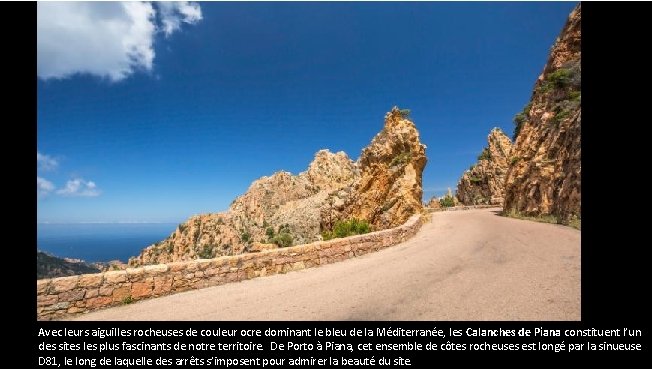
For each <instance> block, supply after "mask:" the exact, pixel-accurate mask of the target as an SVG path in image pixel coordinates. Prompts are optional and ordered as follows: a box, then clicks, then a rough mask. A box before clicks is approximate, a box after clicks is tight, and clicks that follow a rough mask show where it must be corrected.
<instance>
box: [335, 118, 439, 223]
mask: <svg viewBox="0 0 652 369" xmlns="http://www.w3.org/2000/svg"><path fill="white" fill-rule="evenodd" d="M408 115H409V111H405V110H399V109H398V108H397V107H394V108H393V109H392V111H390V112H389V113H387V114H386V115H385V126H384V127H383V129H382V131H380V133H378V134H377V135H376V137H374V139H373V140H372V141H371V144H370V145H369V146H368V147H366V148H365V149H364V150H362V155H361V156H360V159H359V160H358V166H359V170H360V178H359V179H358V180H357V181H356V183H355V186H354V189H353V193H352V195H351V197H350V198H349V199H348V202H347V204H346V210H345V214H346V215H347V216H349V217H355V218H360V219H366V220H368V221H369V222H370V223H371V224H372V225H373V226H374V227H375V228H376V229H384V228H389V227H395V226H398V225H399V224H403V223H404V222H405V221H406V220H407V219H408V218H409V217H410V216H412V215H413V214H415V213H416V212H418V211H420V210H421V209H422V203H421V201H422V196H423V187H422V183H421V179H422V173H423V168H424V167H425V166H426V161H427V160H426V146H425V145H423V144H421V141H420V139H419V132H418V131H417V129H416V127H415V125H414V123H413V122H412V121H410V120H409V119H408Z"/></svg>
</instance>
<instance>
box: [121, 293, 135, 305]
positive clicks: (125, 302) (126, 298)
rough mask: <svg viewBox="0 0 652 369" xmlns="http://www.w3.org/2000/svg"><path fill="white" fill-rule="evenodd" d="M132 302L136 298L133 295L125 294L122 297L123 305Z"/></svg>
mask: <svg viewBox="0 0 652 369" xmlns="http://www.w3.org/2000/svg"><path fill="white" fill-rule="evenodd" d="M132 302H134V298H133V297H131V295H128V296H125V298H123V299H122V304H123V305H129V304H131V303H132Z"/></svg>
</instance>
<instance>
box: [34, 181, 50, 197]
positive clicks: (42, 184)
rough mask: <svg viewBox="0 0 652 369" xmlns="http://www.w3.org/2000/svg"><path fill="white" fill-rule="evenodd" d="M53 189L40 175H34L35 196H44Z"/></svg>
mask: <svg viewBox="0 0 652 369" xmlns="http://www.w3.org/2000/svg"><path fill="white" fill-rule="evenodd" d="M52 191H54V185H53V184H52V182H50V181H48V180H47V179H45V178H42V177H36V197H39V198H40V197H45V196H47V195H49V194H50V192H52Z"/></svg>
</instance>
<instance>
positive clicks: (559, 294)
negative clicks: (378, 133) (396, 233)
mask: <svg viewBox="0 0 652 369" xmlns="http://www.w3.org/2000/svg"><path fill="white" fill-rule="evenodd" d="M497 213H498V211H497V209H481V210H468V211H448V212H438V213H433V214H432V219H431V221H430V222H428V223H427V224H424V225H423V227H422V228H421V230H420V231H419V233H418V234H417V235H416V236H415V237H413V238H412V239H410V240H408V241H406V242H404V243H403V244H400V245H397V246H394V247H390V248H387V249H385V250H382V251H379V252H376V253H371V254H367V255H364V256H361V257H358V258H354V259H349V260H346V261H342V262H339V263H335V264H329V265H325V266H321V267H318V268H312V269H306V270H301V271H297V272H291V273H288V274H280V275H274V276H269V277H263V278H256V279H252V280H247V281H242V282H238V283H231V284H226V285H222V286H216V287H209V288H205V289H201V290H194V291H189V292H183V293H178V294H175V295H171V296H166V297H160V298H156V299H151V300H145V301H141V302H138V303H135V304H132V305H126V306H120V307H115V308H110V309H106V310H101V311H96V312H93V313H89V314H86V315H83V316H79V317H77V319H80V320H579V319H580V231H577V230H575V229H571V228H569V227H564V226H560V225H553V224H544V223H536V222H531V221H525V220H517V219H511V218H504V217H501V216H498V215H497Z"/></svg>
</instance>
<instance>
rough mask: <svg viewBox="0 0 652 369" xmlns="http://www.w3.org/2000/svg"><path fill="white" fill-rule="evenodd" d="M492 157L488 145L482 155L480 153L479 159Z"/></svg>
mask: <svg viewBox="0 0 652 369" xmlns="http://www.w3.org/2000/svg"><path fill="white" fill-rule="evenodd" d="M489 159H491V153H490V152H489V149H487V148H486V147H485V148H484V149H482V152H481V153H480V155H478V160H489Z"/></svg>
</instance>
